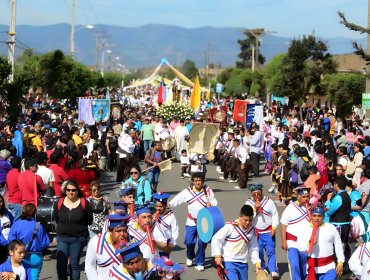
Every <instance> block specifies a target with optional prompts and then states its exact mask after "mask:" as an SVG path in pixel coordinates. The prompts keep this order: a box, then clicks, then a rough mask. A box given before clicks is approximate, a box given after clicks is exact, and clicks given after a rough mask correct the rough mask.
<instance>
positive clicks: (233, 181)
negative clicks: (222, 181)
mask: <svg viewBox="0 0 370 280" xmlns="http://www.w3.org/2000/svg"><path fill="white" fill-rule="evenodd" d="M228 182H229V183H236V182H238V180H229V181H228Z"/></svg>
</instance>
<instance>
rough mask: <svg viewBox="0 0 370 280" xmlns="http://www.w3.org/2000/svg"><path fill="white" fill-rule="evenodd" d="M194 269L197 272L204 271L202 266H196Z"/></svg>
mask: <svg viewBox="0 0 370 280" xmlns="http://www.w3.org/2000/svg"><path fill="white" fill-rule="evenodd" d="M195 269H196V270H198V271H204V266H203V265H197V266H196V267H195Z"/></svg>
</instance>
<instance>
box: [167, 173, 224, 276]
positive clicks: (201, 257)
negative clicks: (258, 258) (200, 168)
mask: <svg viewBox="0 0 370 280" xmlns="http://www.w3.org/2000/svg"><path fill="white" fill-rule="evenodd" d="M191 182H192V184H191V185H190V186H189V187H187V188H186V189H184V190H182V191H181V192H180V193H179V194H177V195H176V196H175V197H174V198H173V199H172V200H171V201H170V203H169V204H168V206H169V207H171V208H175V207H176V206H179V205H180V204H183V203H185V202H186V203H188V216H187V220H186V225H185V245H186V256H187V260H186V265H187V266H192V265H193V261H194V257H195V264H196V267H195V269H196V270H198V271H204V262H205V250H206V247H207V244H206V243H204V242H202V241H201V240H200V239H199V237H198V232H197V226H196V224H197V223H196V222H197V217H198V213H199V211H200V210H201V209H202V208H204V207H210V206H217V204H218V202H217V200H216V198H215V195H214V193H213V191H212V189H211V188H210V187H209V186H207V185H204V177H203V174H202V173H194V174H193V176H192V178H191ZM197 242H198V250H197V252H196V253H195V252H194V251H195V244H196V243H197Z"/></svg>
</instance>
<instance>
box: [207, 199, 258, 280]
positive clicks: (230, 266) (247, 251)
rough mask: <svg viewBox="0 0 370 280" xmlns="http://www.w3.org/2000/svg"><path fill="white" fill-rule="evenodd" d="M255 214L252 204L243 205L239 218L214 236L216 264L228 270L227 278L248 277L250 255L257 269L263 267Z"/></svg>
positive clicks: (213, 248) (213, 253) (213, 246)
mask: <svg viewBox="0 0 370 280" xmlns="http://www.w3.org/2000/svg"><path fill="white" fill-rule="evenodd" d="M253 216H254V211H253V208H252V206H250V205H243V207H242V208H241V209H240V213H239V218H238V219H237V220H236V221H234V222H231V223H226V224H225V225H224V226H223V227H222V228H221V229H220V230H219V231H217V233H216V234H215V235H214V236H213V238H212V242H211V246H212V256H213V257H214V258H215V263H216V266H218V267H221V268H222V269H223V268H224V269H225V270H227V279H240V280H247V279H248V262H247V260H248V258H249V256H250V258H251V260H252V263H253V264H254V265H255V266H256V271H257V272H258V271H259V270H260V269H261V260H260V258H259V253H258V243H257V237H256V233H255V232H256V231H255V227H254V226H253Z"/></svg>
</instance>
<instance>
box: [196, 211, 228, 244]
mask: <svg viewBox="0 0 370 280" xmlns="http://www.w3.org/2000/svg"><path fill="white" fill-rule="evenodd" d="M224 225H225V221H224V217H223V216H222V212H221V211H220V209H219V208H218V207H217V206H212V207H206V208H203V209H201V210H200V211H199V213H198V218H197V230H198V235H199V238H200V240H202V241H203V242H204V243H209V242H211V240H212V237H213V235H215V234H216V232H217V231H219V230H220V229H221V228H222V227H223V226H224Z"/></svg>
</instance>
